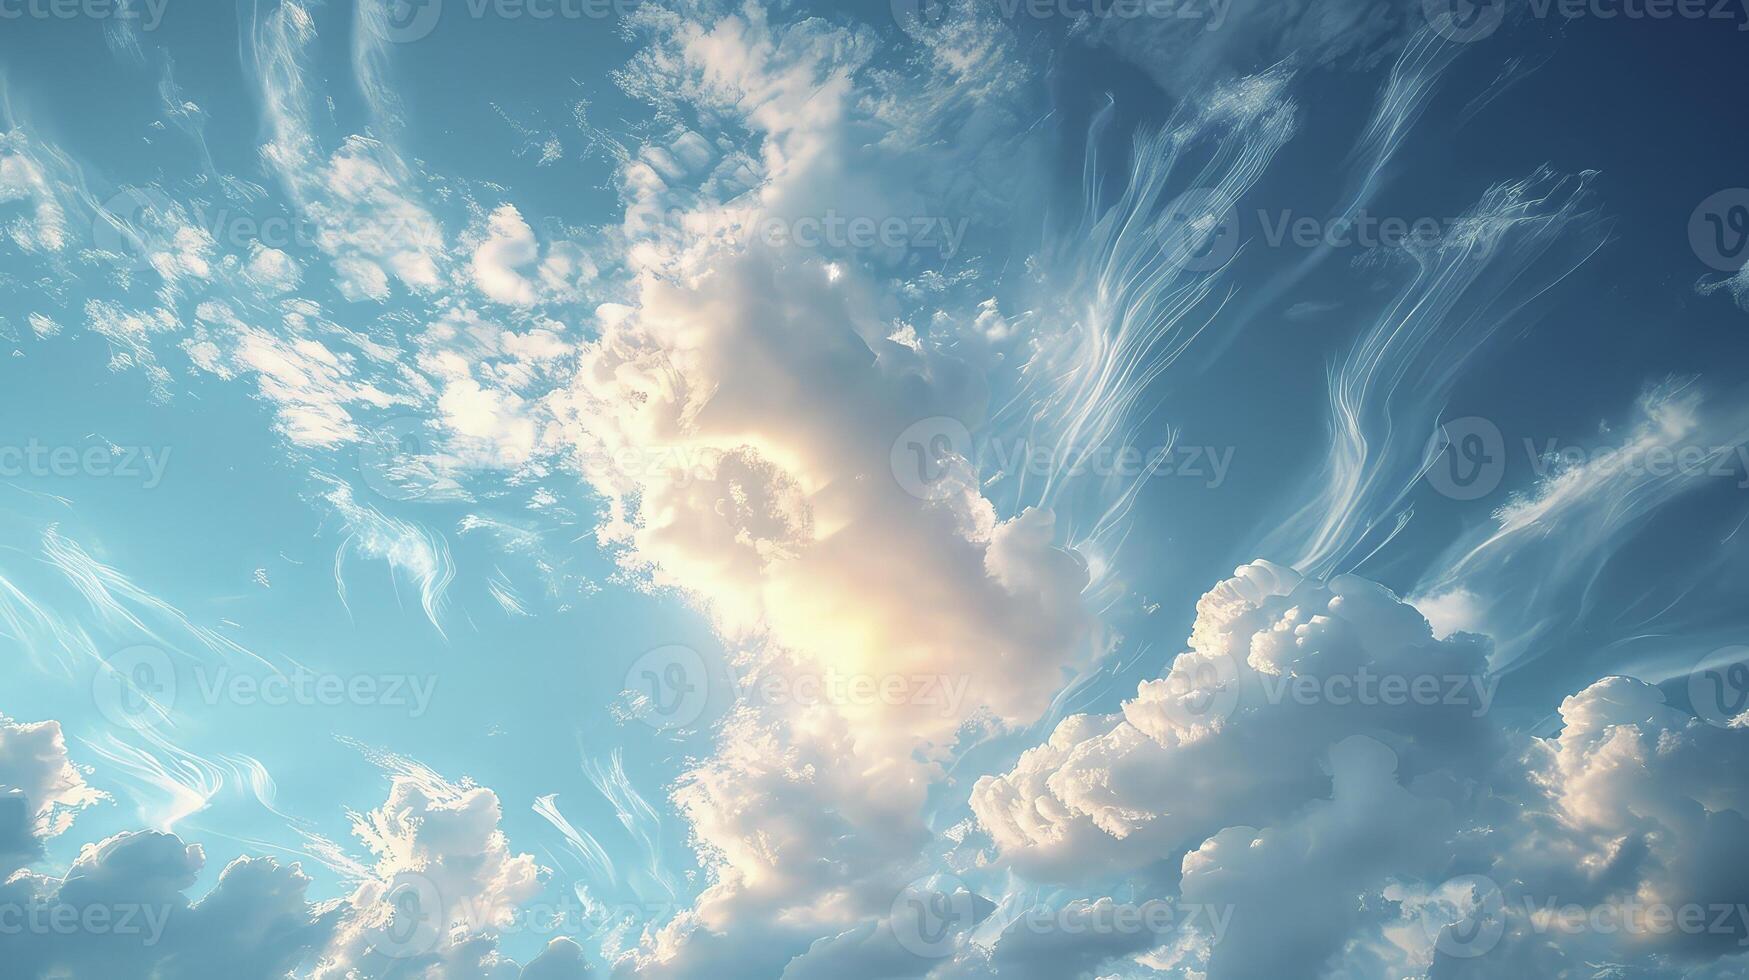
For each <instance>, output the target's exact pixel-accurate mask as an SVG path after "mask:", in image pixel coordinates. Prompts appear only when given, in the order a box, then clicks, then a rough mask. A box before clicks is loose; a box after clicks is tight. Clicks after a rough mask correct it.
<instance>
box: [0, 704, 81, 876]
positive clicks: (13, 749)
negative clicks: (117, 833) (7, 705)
mask: <svg viewBox="0 0 1749 980" xmlns="http://www.w3.org/2000/svg"><path fill="white" fill-rule="evenodd" d="M103 799H105V797H104V795H103V794H102V793H101V792H99V791H97V790H96V789H93V788H92V787H91V786H89V785H87V784H86V782H85V774H84V773H83V772H82V771H80V769H79V768H78V767H76V766H74V765H73V763H72V761H71V760H70V759H69V758H68V756H67V744H66V741H65V739H63V738H62V737H61V726H60V724H59V723H58V722H53V721H42V722H35V723H32V724H22V723H19V722H16V721H13V720H12V719H10V718H7V717H6V716H4V715H0V878H4V877H5V876H7V875H9V874H11V873H12V872H13V871H16V870H17V869H19V868H21V867H23V866H25V865H26V864H29V863H31V862H32V861H33V860H34V859H35V858H36V857H37V856H38V855H39V854H40V852H41V849H42V842H43V841H44V840H45V839H47V838H50V837H56V836H59V835H60V834H62V833H65V832H66V830H67V829H68V828H69V827H70V826H72V823H73V818H74V816H75V815H76V814H77V813H78V812H79V811H80V810H83V809H85V808H86V807H89V806H91V805H93V804H95V803H98V802H100V801H102V800H103Z"/></svg>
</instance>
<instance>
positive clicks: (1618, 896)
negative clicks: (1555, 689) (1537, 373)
mask: <svg viewBox="0 0 1749 980" xmlns="http://www.w3.org/2000/svg"><path fill="white" fill-rule="evenodd" d="M1487 653H1488V645H1487V643H1486V642H1485V641H1484V640H1483V639H1482V638H1481V637H1478V636H1475V635H1471V634H1464V633H1455V634H1452V635H1450V636H1447V637H1445V638H1443V639H1435V638H1434V637H1433V635H1432V631H1431V629H1430V628H1429V627H1428V625H1427V622H1426V620H1425V619H1424V618H1422V617H1421V616H1420V615H1419V613H1418V612H1417V611H1416V610H1415V609H1414V608H1413V607H1412V606H1409V605H1407V604H1405V603H1402V602H1401V601H1400V600H1398V599H1397V598H1396V597H1394V596H1392V595H1391V594H1390V593H1389V592H1387V591H1385V590H1384V589H1382V588H1380V587H1378V586H1377V585H1374V584H1372V583H1369V582H1365V581H1364V580H1361V579H1358V578H1356V577H1353V576H1339V577H1337V578H1335V579H1332V580H1330V581H1329V582H1320V581H1316V580H1309V579H1304V578H1302V577H1301V576H1299V575H1298V574H1297V573H1294V572H1291V571H1289V570H1287V569H1284V568H1281V567H1279V566H1273V565H1269V564H1268V563H1263V562H1255V563H1252V564H1251V565H1248V566H1246V567H1244V568H1241V569H1239V571H1238V572H1237V574H1235V576H1234V577H1233V578H1231V579H1228V580H1227V581H1226V582H1223V583H1222V584H1221V585H1220V586H1218V587H1217V588H1215V589H1214V590H1212V591H1210V592H1209V593H1208V594H1207V595H1205V596H1204V597H1203V599H1202V600H1201V602H1199V604H1198V616H1197V620H1196V625H1195V628H1194V630H1193V633H1192V636H1191V639H1190V649H1189V650H1188V651H1187V652H1186V653H1184V654H1183V655H1181V656H1180V657H1179V658H1178V659H1177V660H1176V661H1175V662H1174V663H1173V665H1172V668H1171V670H1170V671H1169V672H1168V673H1167V675H1166V676H1165V677H1163V678H1161V679H1159V680H1155V681H1147V682H1144V683H1143V684H1142V685H1141V687H1140V689H1139V690H1138V692H1137V697H1136V698H1135V699H1134V700H1132V701H1128V702H1126V703H1125V704H1124V705H1123V709H1122V712H1121V713H1120V714H1119V715H1115V716H1105V717H1097V716H1092V717H1090V716H1076V717H1073V718H1070V719H1067V720H1065V721H1064V722H1063V723H1062V724H1061V725H1059V726H1058V728H1057V729H1056V731H1055V732H1054V733H1053V734H1052V736H1051V739H1050V741H1049V742H1048V743H1046V744H1045V745H1042V746H1039V747H1036V748H1033V749H1030V750H1028V751H1027V752H1026V753H1025V754H1024V755H1023V756H1022V757H1021V759H1020V761H1019V763H1018V764H1017V765H1016V767H1015V768H1014V769H1013V770H1012V771H1010V772H1008V773H1006V774H1003V775H999V776H992V777H985V778H984V779H981V780H980V781H979V783H978V785H977V787H976V788H975V789H974V791H973V794H972V808H973V811H974V812H975V814H976V815H977V818H978V820H979V824H980V827H981V829H982V831H983V832H984V833H985V834H987V835H988V841H989V843H990V845H991V847H992V849H993V851H992V855H991V856H992V857H993V858H994V859H995V860H997V861H999V862H1001V863H1004V864H1008V865H1010V866H1012V867H1014V868H1015V869H1016V870H1018V871H1020V872H1021V873H1022V874H1024V875H1026V876H1028V877H1029V878H1030V879H1032V880H1035V881H1041V882H1053V881H1054V882H1065V883H1076V882H1079V883H1083V884H1088V883H1092V884H1094V885H1095V886H1097V883H1098V882H1102V881H1108V880H1112V878H1113V877H1114V876H1118V875H1129V876H1131V880H1134V876H1137V875H1140V876H1142V880H1153V881H1155V882H1156V884H1154V885H1153V886H1151V887H1153V888H1156V889H1160V890H1161V893H1162V894H1165V893H1166V892H1167V890H1168V888H1170V889H1171V890H1175V891H1176V892H1177V894H1178V895H1179V896H1180V900H1182V901H1184V902H1187V903H1192V904H1195V905H1199V906H1215V907H1224V908H1229V909H1231V912H1232V914H1231V919H1230V922H1229V924H1228V926H1227V928H1226V929H1225V933H1224V935H1220V936H1216V937H1212V938H1213V940H1214V941H1213V942H1210V943H1208V944H1207V945H1206V946H1205V947H1204V948H1203V950H1202V952H1201V953H1200V954H1199V955H1198V956H1196V957H1193V958H1191V959H1190V960H1189V961H1188V962H1183V963H1178V965H1176V966H1174V967H1173V968H1172V969H1173V970H1177V969H1180V968H1185V969H1194V970H1199V971H1206V974H1207V975H1208V976H1209V977H1229V976H1231V977H1243V976H1258V975H1272V974H1279V973H1281V972H1284V971H1286V972H1293V971H1296V970H1299V969H1303V968H1304V965H1305V964H1308V963H1310V964H1323V965H1324V966H1325V967H1326V968H1328V969H1329V970H1331V971H1334V972H1336V973H1338V974H1342V973H1343V971H1357V972H1358V975H1379V974H1381V973H1383V972H1394V971H1406V972H1417V973H1419V972H1423V971H1428V970H1431V971H1432V973H1431V975H1437V976H1471V975H1476V976H1498V975H1502V974H1511V973H1517V972H1521V971H1533V972H1539V973H1543V974H1547V973H1548V972H1549V971H1550V970H1551V969H1553V967H1551V966H1550V964H1556V965H1557V966H1559V965H1562V964H1565V965H1568V966H1575V967H1576V966H1577V964H1579V963H1581V962H1587V961H1588V960H1587V958H1588V957H1609V958H1611V961H1613V962H1624V963H1637V964H1639V965H1640V967H1641V968H1643V969H1654V970H1656V969H1662V968H1665V967H1667V966H1670V965H1671V964H1676V963H1701V962H1706V961H1709V960H1713V959H1715V958H1717V957H1719V956H1721V955H1723V956H1737V955H1740V953H1741V949H1742V946H1741V943H1740V942H1739V940H1740V938H1741V934H1742V933H1743V932H1744V928H1745V927H1743V926H1741V924H1740V921H1739V920H1738V919H1737V918H1736V917H1735V910H1736V909H1737V908H1739V905H1740V903H1741V902H1742V898H1743V895H1742V892H1743V886H1742V884H1741V882H1740V880H1739V879H1738V878H1737V876H1735V875H1732V874H1729V873H1724V872H1721V871H1720V870H1719V869H1720V867H1721V864H1720V863H1719V862H1718V861H1717V860H1715V859H1716V858H1717V857H1718V856H1719V855H1731V854H1735V853H1738V852H1739V851H1740V850H1741V849H1742V847H1743V841H1744V836H1743V835H1744V833H1745V829H1746V825H1745V823H1744V820H1743V817H1742V816H1741V814H1742V813H1743V805H1744V799H1743V795H1744V793H1745V792H1749V785H1746V784H1745V783H1744V782H1743V781H1742V780H1740V779H1737V778H1735V777H1734V776H1732V777H1725V778H1721V775H1722V774H1723V773H1733V774H1734V773H1736V772H1739V771H1741V769H1740V763H1739V762H1738V761H1737V760H1738V758H1739V757H1740V756H1742V755H1743V753H1745V752H1749V733H1746V732H1744V731H1742V730H1738V729H1727V728H1723V727H1718V726H1714V725H1709V724H1707V723H1706V722H1704V721H1702V720H1700V719H1697V718H1695V717H1693V716H1692V715H1690V714H1689V713H1687V712H1685V711H1682V710H1679V709H1677V708H1674V707H1672V706H1671V705H1669V704H1667V703H1666V702H1665V698H1664V695H1663V693H1662V692H1661V691H1660V690H1659V689H1658V688H1656V687H1653V686H1651V685H1648V684H1646V683H1644V682H1642V681H1638V680H1633V679H1630V678H1625V677H1611V678H1605V679H1603V680H1600V681H1598V682H1597V683H1596V684H1593V685H1591V686H1590V687H1588V688H1586V689H1585V690H1584V691H1582V692H1580V693H1578V694H1575V695H1573V696H1572V697H1569V698H1568V699H1567V700H1566V701H1565V702H1564V703H1563V704H1562V706H1561V711H1560V720H1561V726H1560V730H1559V732H1558V734H1556V735H1554V736H1552V737H1531V736H1529V735H1526V734H1523V733H1521V732H1518V731H1515V730H1514V729H1513V728H1512V727H1510V726H1509V725H1507V724H1506V723H1505V722H1504V721H1503V720H1501V719H1500V717H1499V715H1497V714H1495V713H1493V712H1492V711H1490V709H1489V704H1490V703H1491V698H1492V691H1493V685H1494V683H1495V680H1496V679H1495V678H1492V677H1491V676H1490V675H1488V674H1487V668H1486V659H1487ZM1368 676H1371V677H1372V681H1371V686H1370V687H1369V686H1368V681H1367V680H1366V678H1367V677H1368ZM1435 679H1437V680H1435ZM1423 682H1425V684H1424V686H1423ZM1417 690H1419V691H1420V693H1419V694H1418V693H1416V692H1417ZM1393 692H1395V693H1393ZM1229 753H1230V754H1229ZM1702 760H1705V761H1704V762H1703V761H1702ZM1464 876H1476V878H1475V880H1477V881H1480V882H1482V883H1483V885H1482V887H1483V888H1484V889H1485V890H1486V891H1487V893H1488V894H1489V895H1491V896H1493V897H1492V899H1491V900H1490V901H1488V902H1487V903H1486V904H1485V905H1484V903H1483V902H1482V901H1481V899H1478V898H1477V897H1476V893H1477V888H1476V887H1473V886H1471V885H1469V884H1467V882H1468V880H1469V879H1467V878H1465V877H1464ZM1447 881H1464V882H1466V884H1464V885H1463V886H1462V887H1461V888H1460V887H1458V886H1457V885H1454V886H1452V887H1453V888H1454V889H1455V890H1458V891H1462V892H1463V893H1464V895H1463V897H1460V898H1457V899H1453V898H1452V897H1451V896H1450V895H1445V896H1444V897H1439V895H1440V894H1441V893H1440V892H1439V889H1440V888H1441V887H1442V883H1444V882H1447ZM1172 882H1175V884H1171V883H1172ZM1648 909H1651V910H1669V911H1668V913H1667V914H1670V915H1675V914H1678V913H1679V912H1680V910H1682V909H1689V910H1690V911H1691V912H1693V911H1695V910H1699V909H1709V910H1714V912H1718V910H1724V912H1725V913H1729V915H1723V914H1722V913H1721V918H1720V922H1721V923H1722V925H1721V926H1720V927H1719V928H1708V929H1678V928H1675V927H1672V926H1669V925H1665V926H1664V927H1663V928H1661V929H1660V928H1656V927H1650V928H1649V927H1647V922H1648V921H1650V920H1648V919H1647V916H1648V914H1650V915H1660V914H1666V913H1664V912H1662V911H1653V912H1650V913H1648V912H1647V910H1648ZM1551 910H1559V914H1558V915H1557V914H1555V913H1554V912H1552V911H1551ZM1560 916H1566V917H1567V918H1566V919H1563V918H1561V917H1560ZM1575 919H1576V920H1577V921H1579V922H1580V927H1578V928H1567V927H1565V926H1564V925H1563V923H1569V922H1571V921H1574V920H1575ZM1587 922H1591V923H1595V922H1604V923H1624V922H1634V923H1635V924H1636V926H1637V928H1636V929H1631V930H1630V929H1626V928H1618V929H1609V928H1600V927H1595V926H1593V927H1589V928H1587V927H1585V925H1584V923H1587ZM1478 930H1481V931H1480V932H1478ZM1488 930H1492V931H1491V932H1489V931H1488ZM1478 935H1480V936H1482V937H1484V940H1485V941H1478V940H1476V939H1475V938H1474V937H1476V936H1478ZM1457 937H1461V941H1460V939H1459V938H1457ZM998 948H1000V947H998ZM1158 953H1159V951H1155V952H1154V953H1151V954H1149V956H1144V957H1139V958H1137V962H1138V963H1140V962H1143V961H1148V962H1154V963H1156V965H1158V964H1159V963H1161V962H1163V961H1162V960H1161V958H1160V957H1159V955H1158ZM1590 961H1594V960H1590ZM1174 962H1176V961H1174ZM1478 971H1480V972H1478ZM1556 972H1558V969H1557V970H1556ZM944 975H947V974H944ZM1168 975H1178V974H1177V973H1176V972H1169V973H1168Z"/></svg>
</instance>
